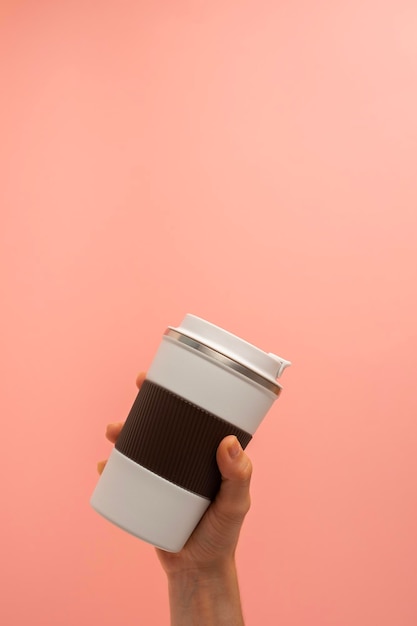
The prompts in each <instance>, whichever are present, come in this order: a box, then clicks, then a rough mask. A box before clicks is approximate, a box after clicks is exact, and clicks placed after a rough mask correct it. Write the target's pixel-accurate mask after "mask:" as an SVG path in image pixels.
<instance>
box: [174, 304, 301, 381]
mask: <svg viewBox="0 0 417 626" xmlns="http://www.w3.org/2000/svg"><path fill="white" fill-rule="evenodd" d="M170 328H172V330H175V331H177V332H178V333H181V334H182V335H185V336H187V337H190V338H192V339H194V340H196V341H198V342H199V343H202V344H204V345H206V346H208V347H210V348H212V349H213V350H216V352H219V353H220V354H223V355H225V356H227V357H229V358H230V359H233V360H234V361H236V362H237V363H240V364H241V365H244V366H245V367H247V368H249V369H251V370H253V371H254V372H256V373H257V374H259V375H260V376H262V377H263V378H265V379H267V380H270V381H271V382H273V383H275V384H276V379H277V378H279V377H280V376H281V374H282V372H283V371H284V369H285V368H286V367H288V366H289V365H291V362H290V361H287V360H286V359H283V358H281V357H279V356H276V355H275V354H272V353H271V352H270V353H267V352H264V351H263V350H260V349H259V348H257V347H256V346H254V345H252V344H251V343H248V342H247V341H244V340H243V339H240V338H239V337H236V335H232V333H229V332H227V331H226V330H223V329H222V328H220V327H219V326H215V325H214V324H211V323H210V322H207V321H206V320H203V319H201V318H200V317H197V316H196V315H191V314H188V315H186V316H185V318H184V319H183V320H182V322H181V324H180V326H178V327H176V328H174V327H172V326H170Z"/></svg>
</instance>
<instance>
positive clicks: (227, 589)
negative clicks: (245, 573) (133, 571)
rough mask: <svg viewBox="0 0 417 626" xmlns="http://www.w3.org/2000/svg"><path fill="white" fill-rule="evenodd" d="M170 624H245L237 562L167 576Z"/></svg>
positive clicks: (240, 625) (190, 625)
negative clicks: (216, 568)
mask: <svg viewBox="0 0 417 626" xmlns="http://www.w3.org/2000/svg"><path fill="white" fill-rule="evenodd" d="M168 589H169V600H170V606H171V626H244V621H243V616H242V609H241V602H240V593H239V586H238V580H237V573H236V566H235V563H234V561H233V562H231V563H228V564H223V565H222V566H221V567H219V569H218V570H215V571H202V570H190V571H188V572H185V573H184V572H181V573H177V574H175V575H170V576H169V577H168Z"/></svg>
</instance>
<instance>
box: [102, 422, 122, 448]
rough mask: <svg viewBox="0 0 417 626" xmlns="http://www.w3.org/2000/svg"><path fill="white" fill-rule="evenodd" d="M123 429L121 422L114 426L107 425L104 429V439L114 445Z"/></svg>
mask: <svg viewBox="0 0 417 626" xmlns="http://www.w3.org/2000/svg"><path fill="white" fill-rule="evenodd" d="M122 428H123V422H116V423H114V424H108V426H107V428H106V437H107V439H108V440H109V441H111V442H112V443H116V441H117V438H118V436H119V435H120V431H121V430H122Z"/></svg>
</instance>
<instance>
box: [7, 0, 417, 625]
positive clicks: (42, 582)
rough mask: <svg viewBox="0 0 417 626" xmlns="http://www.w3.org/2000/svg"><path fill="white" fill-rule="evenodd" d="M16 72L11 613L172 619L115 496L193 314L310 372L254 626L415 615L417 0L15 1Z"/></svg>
mask: <svg viewBox="0 0 417 626" xmlns="http://www.w3.org/2000/svg"><path fill="white" fill-rule="evenodd" d="M0 64H1V65H0V71H1V103H0V112H1V119H0V137H1V142H0V143H1V145H0V177H1V184H0V211H1V213H0V216H1V227H0V244H1V267H0V272H1V325H0V333H1V337H0V345H1V380H2V391H1V398H0V403H1V407H0V408H1V417H2V429H3V430H2V452H1V456H0V464H1V472H0V475H1V518H0V519H1V535H0V536H1V539H0V541H1V545H0V548H1V569H0V572H1V581H0V582H1V586H0V589H1V591H0V623H1V624H4V625H5V626H21V625H23V624H42V625H43V626H73V625H74V624H80V625H84V624H99V625H100V626H113V625H114V624H123V625H124V626H134V625H137V624H143V625H146V626H153V625H155V626H160V625H161V624H167V623H168V604H167V596H166V589H165V579H164V575H163V573H162V571H161V570H160V567H159V564H158V563H157V561H156V557H155V555H154V552H153V549H152V548H151V547H150V546H148V545H146V544H144V543H142V542H140V541H138V540H135V539H134V538H132V537H130V536H129V535H127V534H125V533H123V532H122V531H120V530H118V529H117V528H115V527H113V526H111V525H110V524H109V523H107V522H106V521H105V520H103V519H102V518H100V517H99V516H98V515H97V514H96V513H95V512H94V511H93V510H92V509H91V508H90V506H89V498H90V494H91V492H92V490H93V488H94V485H95V483H96V480H97V474H96V461H98V460H99V459H101V458H104V457H106V455H107V454H108V451H109V449H110V445H109V444H108V443H107V442H106V440H105V439H104V430H105V425H106V424H107V423H108V422H111V421H118V420H120V419H124V418H125V416H126V414H127V412H128V410H129V408H130V405H131V403H132V401H133V398H134V396H135V393H136V391H135V385H134V380H135V376H136V373H137V372H138V371H139V370H141V369H145V368H146V367H147V366H148V365H149V363H150V361H151V359H152V355H153V353H154V351H155V349H156V347H157V345H158V344H159V341H160V336H161V334H162V333H163V331H164V330H165V328H166V326H167V325H168V324H173V325H176V324H177V323H179V322H180V321H181V319H182V317H183V316H184V314H185V313H187V312H192V313H195V314H197V315H201V316H202V317H206V318H208V319H209V320H211V321H212V322H214V323H217V324H220V325H222V326H224V327H226V328H227V329H229V330H230V331H232V332H235V333H236V334H240V335H242V336H244V337H245V338H246V339H248V340H249V341H252V342H253V343H255V344H258V345H259V346H261V347H263V348H264V349H266V350H268V351H269V350H271V351H274V352H277V353H279V354H282V356H284V357H287V358H289V359H291V360H292V361H293V363H294V366H293V367H292V368H291V370H288V372H286V373H285V376H284V379H283V383H284V385H285V392H284V393H283V395H282V398H281V399H280V400H279V402H278V403H277V404H276V406H275V407H274V409H273V410H272V411H271V413H270V414H269V415H268V418H267V419H266V420H265V422H264V424H263V425H262V426H261V428H260V429H259V431H258V433H257V436H256V438H255V440H254V441H253V442H252V443H251V445H250V447H249V450H250V454H251V457H252V459H253V463H254V467H255V473H254V478H253V489H252V494H253V507H252V510H251V512H250V515H249V517H248V519H247V522H246V524H245V527H244V531H243V533H242V538H241V543H240V548H239V554H238V561H239V571H240V581H241V588H242V596H243V602H244V611H245V615H246V619H247V624H248V626H249V625H256V626H257V625H259V624H264V625H267V626H273V625H278V624H279V625H282V626H301V625H302V626H307V625H308V626H316V625H317V626H352V625H355V626H376V625H378V626H385V625H389V626H414V625H415V624H416V623H417V601H416V583H417V539H416V525H417V506H416V497H417V485H416V482H417V481H416V476H417V454H416V440H417V426H416V416H417V399H416V398H417V394H416V380H415V379H416V370H417V368H416V358H417V354H416V353H417V331H416V318H417V310H416V309H417V307H416V301H417V296H416V285H417V250H416V249H417V245H416V240H417V236H416V232H417V114H416V112H417V5H416V2H415V0H408V1H407V0H396V1H395V2H394V0H392V1H390V2H380V1H377V0H364V1H363V0H362V1H360V2H359V1H358V0H349V1H348V0H346V1H345V2H337V1H335V2H324V1H323V2H322V1H316V2H306V1H302V0H294V1H291V2H289V1H286V2H276V1H272V0H271V1H267V0H247V1H243V2H242V1H238V0H229V1H227V2H226V1H224V0H223V1H221V0H214V1H213V2H202V1H201V0H200V1H198V0H175V1H173V0H161V1H160V2H151V1H150V0H148V1H147V2H137V1H133V0H130V1H127V0H126V1H121V2H116V0H113V1H110V0H109V1H100V2H99V1H92V2H84V1H81V0H78V1H75V2H74V1H71V2H70V1H69V0H65V1H61V2H52V1H49V2H48V1H46V0H44V1H38V2H34V1H33V2H29V1H23V0H22V1H20V2H19V1H18V0H15V1H14V2H12V1H9V2H7V1H3V2H2V3H1V6H0Z"/></svg>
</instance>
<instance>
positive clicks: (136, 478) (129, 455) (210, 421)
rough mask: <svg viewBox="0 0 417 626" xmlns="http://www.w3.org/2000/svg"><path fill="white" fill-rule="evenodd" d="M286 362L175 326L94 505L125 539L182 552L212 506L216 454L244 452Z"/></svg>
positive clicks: (211, 331)
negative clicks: (229, 444) (224, 443)
mask: <svg viewBox="0 0 417 626" xmlns="http://www.w3.org/2000/svg"><path fill="white" fill-rule="evenodd" d="M286 365H289V362H288V361H285V360H284V359H281V358H280V357H276V356H274V355H271V354H266V353H265V352H262V351H261V350H259V349H258V348H255V347H254V346H252V345H251V344H248V343H247V342H245V341H243V340H241V339H239V338H238V337H235V336H234V335H231V334H230V333H227V332H226V331H224V330H223V329H220V328H218V327H216V326H214V325H213V324H210V323H209V322H206V321H205V320H202V319H200V318H197V317H195V316H193V315H187V316H186V317H185V318H184V320H183V322H182V324H181V325H180V326H179V327H178V328H172V327H169V328H168V329H167V331H166V333H165V334H164V336H163V338H162V341H161V344H160V346H159V348H158V350H157V352H156V354H155V356H154V359H153V361H152V364H151V366H150V368H149V370H148V373H147V377H146V380H145V381H144V383H143V385H142V387H141V389H140V390H139V393H138V395H137V397H136V399H135V402H134V404H133V406H132V409H131V411H130V413H129V415H128V417H127V420H126V422H125V424H124V426H123V429H122V431H121V433H120V436H119V438H118V440H117V443H116V445H115V447H114V449H113V450H112V452H111V454H110V457H109V460H108V462H107V464H106V467H105V469H104V471H103V473H102V475H101V477H100V479H99V481H98V483H97V486H96V488H95V490H94V493H93V495H92V498H91V505H92V506H93V508H94V509H95V510H96V511H97V512H98V513H100V514H101V515H103V516H104V517H105V518H107V519H108V520H109V521H111V522H112V523H114V524H116V525H118V526H120V527H121V528H123V529H124V530H126V531H127V532H129V533H131V534H133V535H135V536H137V537H139V538H141V539H143V540H145V541H147V542H148V543H151V544H153V545H155V546H157V547H159V548H162V549H164V550H166V551H169V552H178V551H179V550H181V548H182V547H183V546H184V544H185V543H186V541H187V539H188V538H189V536H190V535H191V533H192V531H193V530H194V528H195V526H196V525H197V524H198V522H199V520H200V519H201V517H202V515H203V514H204V512H205V511H206V509H207V508H208V506H209V505H210V503H211V501H212V500H213V499H214V498H215V496H216V493H217V491H218V489H219V487H220V483H221V476H220V473H219V470H218V467H217V463H216V450H217V447H218V445H219V443H220V441H221V440H222V439H223V438H224V437H225V436H226V435H230V434H233V435H235V436H236V437H237V438H238V439H239V441H240V443H241V445H242V447H243V448H245V447H246V446H247V445H248V443H249V441H250V440H251V438H252V436H253V435H254V433H255V432H256V429H257V428H258V426H259V424H260V423H261V421H262V419H263V418H264V417H265V415H266V413H267V412H268V410H269V409H270V408H271V406H272V404H273V402H274V401H275V400H276V399H277V397H278V396H279V393H280V391H281V387H280V385H279V384H278V383H277V382H276V376H277V375H278V373H281V372H282V369H283V368H284V367H285V366H286Z"/></svg>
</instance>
